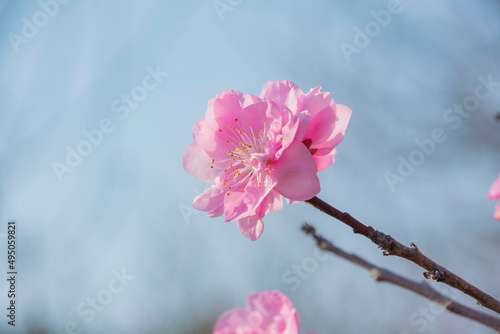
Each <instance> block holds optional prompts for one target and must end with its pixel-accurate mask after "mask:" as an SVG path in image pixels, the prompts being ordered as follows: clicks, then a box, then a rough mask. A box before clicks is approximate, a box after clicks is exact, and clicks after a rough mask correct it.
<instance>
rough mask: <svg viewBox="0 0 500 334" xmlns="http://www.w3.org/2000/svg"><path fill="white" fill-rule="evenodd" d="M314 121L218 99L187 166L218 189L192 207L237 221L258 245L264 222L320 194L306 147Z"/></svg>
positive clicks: (253, 101)
mask: <svg viewBox="0 0 500 334" xmlns="http://www.w3.org/2000/svg"><path fill="white" fill-rule="evenodd" d="M310 119H311V116H310V115H309V114H307V113H293V112H292V111H290V110H289V109H288V108H285V107H284V106H282V105H279V104H276V103H272V102H271V101H268V100H264V99H261V98H258V97H256V96H252V95H243V94H242V93H240V92H236V91H225V92H222V93H220V94H218V95H217V96H216V97H215V98H214V99H212V100H210V102H209V103H208V109H207V112H206V114H205V117H203V118H201V119H200V120H198V121H197V122H196V124H195V126H194V128H193V137H194V142H193V143H192V144H191V145H189V147H188V148H187V149H186V151H185V152H184V155H183V157H182V165H183V167H184V169H185V170H186V171H187V172H188V173H189V174H191V175H192V176H194V177H196V178H198V179H200V180H202V181H204V182H210V183H214V185H213V186H212V187H210V188H209V189H208V190H206V191H205V192H204V193H203V194H201V195H199V196H197V197H196V198H195V200H194V202H193V207H194V208H195V209H198V210H201V211H206V212H207V214H208V215H209V216H210V217H217V216H221V215H224V221H226V222H231V221H236V222H237V225H238V227H239V229H240V231H241V232H242V234H243V235H244V236H245V237H247V238H248V239H250V240H257V239H258V238H259V237H260V235H261V233H262V231H263V229H264V224H263V222H262V218H263V217H264V215H265V214H266V213H268V212H271V211H276V210H279V209H281V208H282V206H283V203H282V198H281V196H282V195H283V196H285V197H286V198H288V199H291V200H296V201H304V200H307V199H310V198H312V197H314V196H315V195H317V194H318V193H319V191H320V184H319V179H318V176H317V174H316V170H317V167H316V163H315V161H314V159H313V156H312V155H311V153H310V151H309V150H308V148H307V147H306V146H305V145H303V143H302V141H303V139H304V134H305V133H306V131H307V130H308V125H309V120H310Z"/></svg>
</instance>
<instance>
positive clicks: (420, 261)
mask: <svg viewBox="0 0 500 334" xmlns="http://www.w3.org/2000/svg"><path fill="white" fill-rule="evenodd" d="M305 202H306V203H308V204H311V205H312V206H314V207H315V208H316V209H318V210H320V211H322V212H324V213H326V214H327V215H329V216H332V217H333V218H335V219H338V220H340V221H341V222H343V223H344V224H346V225H348V226H350V227H351V228H352V230H353V231H354V233H358V234H361V235H364V236H365V237H367V238H368V239H370V240H371V241H372V242H373V243H375V244H376V245H378V246H379V248H381V249H382V250H384V253H383V254H384V255H393V256H399V257H402V258H404V259H407V260H409V261H412V262H413V263H415V264H417V265H419V266H420V267H422V268H424V269H426V270H427V271H426V272H424V276H425V278H427V279H429V278H431V277H432V279H434V280H436V281H438V282H443V283H445V284H447V285H449V286H451V287H453V288H455V289H458V290H460V291H462V292H463V293H465V294H466V295H468V296H471V297H472V298H474V299H475V300H477V304H478V305H481V306H484V307H487V308H489V309H490V310H493V311H495V312H497V313H500V301H498V300H497V299H495V298H493V297H492V296H490V295H488V294H486V293H485V292H483V291H481V290H480V289H478V288H476V287H475V286H474V285H472V284H470V283H469V282H467V281H466V280H464V279H463V278H461V277H460V276H458V275H456V274H454V273H452V272H451V271H449V270H448V269H446V268H445V267H443V266H441V265H439V264H437V263H436V262H434V261H433V260H431V259H429V258H428V257H427V256H425V255H424V254H422V253H421V252H420V250H419V249H418V248H417V246H416V245H415V244H414V243H411V244H410V247H407V246H405V245H403V244H401V243H400V242H398V241H397V240H396V239H394V238H393V237H391V236H390V235H387V234H385V233H383V232H379V231H377V230H375V229H374V228H373V227H371V226H366V225H364V224H363V223H361V222H359V221H358V220H357V219H356V218H354V217H352V216H351V215H350V214H348V213H347V212H341V211H339V210H337V209H336V208H334V207H333V206H331V205H330V204H328V203H326V202H324V201H322V200H321V199H319V198H318V197H313V198H311V199H310V200H307V201H305Z"/></svg>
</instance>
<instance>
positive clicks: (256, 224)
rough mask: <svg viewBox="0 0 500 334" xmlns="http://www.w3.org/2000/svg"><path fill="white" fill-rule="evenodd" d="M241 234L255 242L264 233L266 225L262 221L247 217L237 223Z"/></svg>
mask: <svg viewBox="0 0 500 334" xmlns="http://www.w3.org/2000/svg"><path fill="white" fill-rule="evenodd" d="M236 224H237V225H238V228H239V229H240V232H241V234H243V235H244V236H245V237H246V238H247V239H249V240H251V241H255V240H257V239H259V237H260V235H261V234H262V232H263V231H264V223H263V222H262V219H258V218H253V217H247V218H242V219H239V220H238V221H236Z"/></svg>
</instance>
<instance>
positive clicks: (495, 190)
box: [486, 176, 500, 201]
mask: <svg viewBox="0 0 500 334" xmlns="http://www.w3.org/2000/svg"><path fill="white" fill-rule="evenodd" d="M486 196H488V199H489V200H491V201H494V200H496V199H500V176H498V179H496V180H495V182H493V184H492V185H491V188H490V191H489V192H488V194H487V195H486Z"/></svg>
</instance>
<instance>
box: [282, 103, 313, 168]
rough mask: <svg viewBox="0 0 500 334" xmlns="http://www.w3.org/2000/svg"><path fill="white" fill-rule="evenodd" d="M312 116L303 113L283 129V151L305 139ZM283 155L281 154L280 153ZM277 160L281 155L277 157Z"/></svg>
mask: <svg viewBox="0 0 500 334" xmlns="http://www.w3.org/2000/svg"><path fill="white" fill-rule="evenodd" d="M310 120H311V116H310V115H309V113H307V112H301V113H299V114H297V115H295V116H294V117H293V118H292V119H291V120H290V123H288V124H287V125H285V126H284V127H283V140H282V149H283V150H285V149H287V148H288V147H289V146H290V145H291V144H292V143H293V142H294V141H299V142H301V141H302V139H304V134H305V133H306V131H307V129H308V126H309V121H310ZM280 153H281V152H280ZM276 157H277V158H279V157H280V154H277V155H276Z"/></svg>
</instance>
